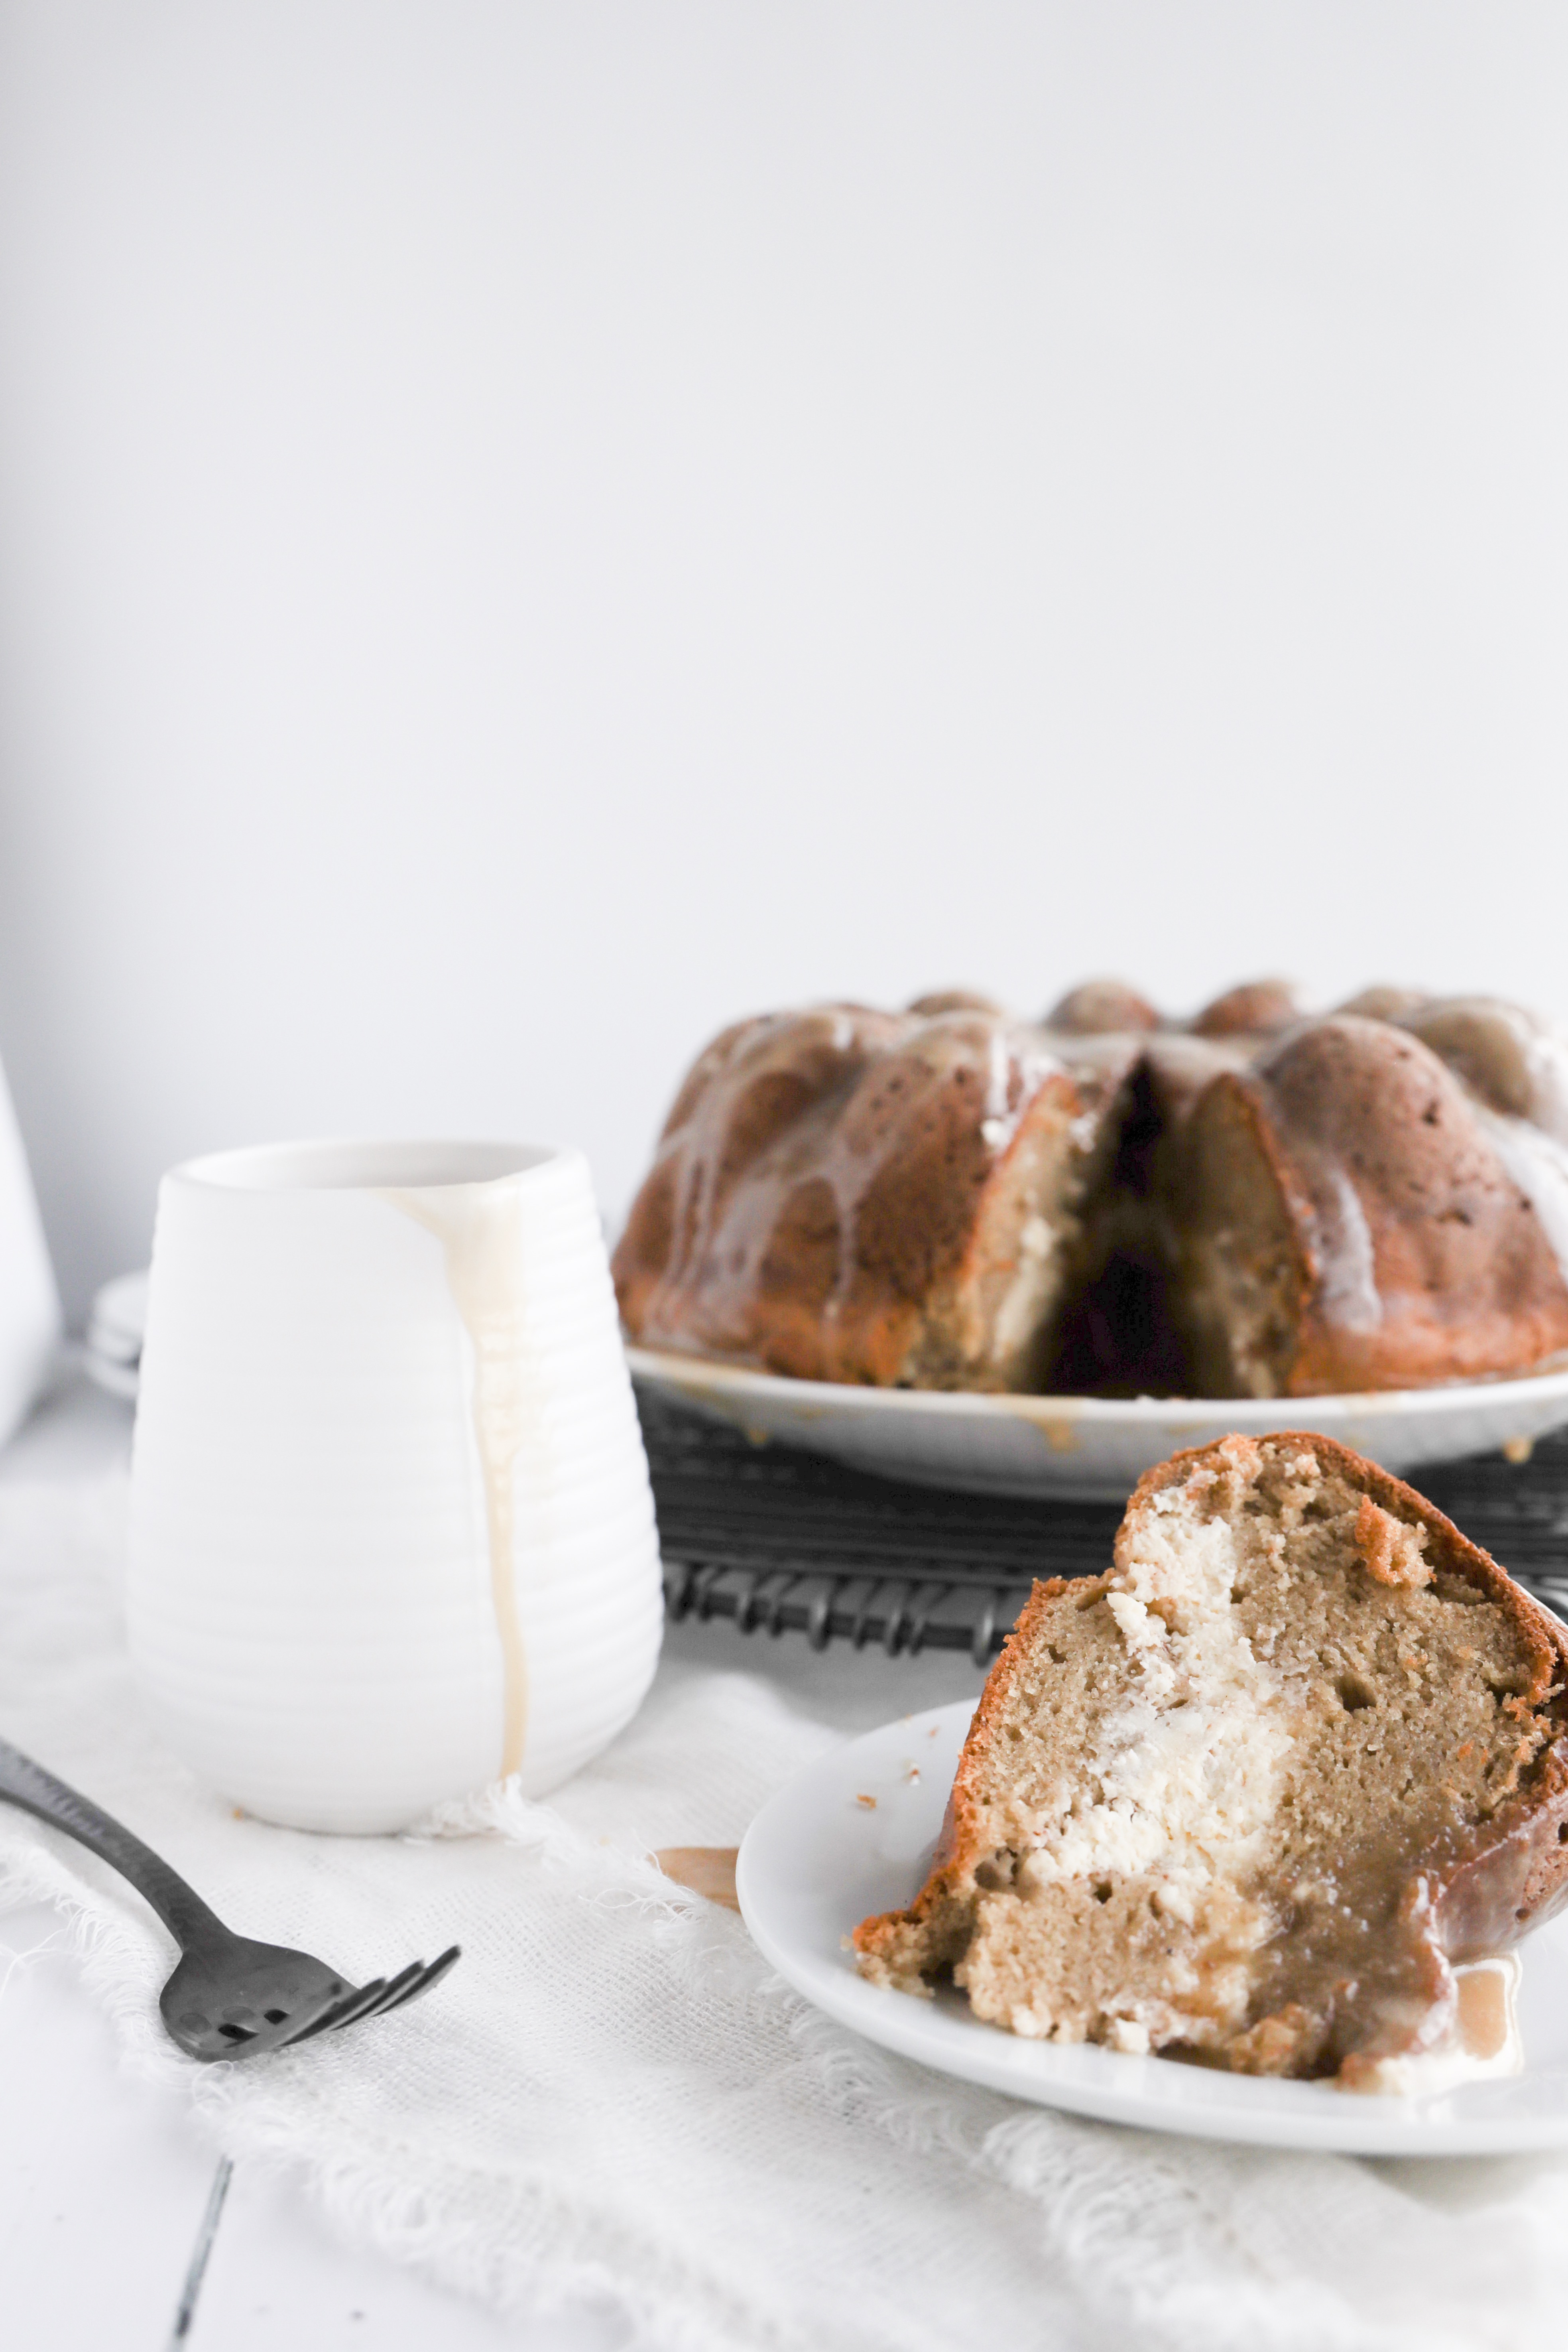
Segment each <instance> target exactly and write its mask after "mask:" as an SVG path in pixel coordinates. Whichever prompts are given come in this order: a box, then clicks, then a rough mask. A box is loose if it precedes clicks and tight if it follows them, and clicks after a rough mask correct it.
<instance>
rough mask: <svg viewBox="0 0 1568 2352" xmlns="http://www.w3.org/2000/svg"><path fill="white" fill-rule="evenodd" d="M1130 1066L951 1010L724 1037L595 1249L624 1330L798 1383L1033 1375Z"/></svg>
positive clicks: (825, 1009) (1128, 1057)
mask: <svg viewBox="0 0 1568 2352" xmlns="http://www.w3.org/2000/svg"><path fill="white" fill-rule="evenodd" d="M1133 1060H1134V1046H1133V1045H1132V1044H1131V1042H1130V1041H1121V1040H1115V1039H1112V1040H1106V1039H1103V1038H1087V1039H1083V1040H1081V1041H1077V1042H1076V1043H1074V1041H1071V1040H1063V1039H1057V1038H1051V1037H1049V1036H1048V1035H1047V1034H1046V1033H1045V1032H1044V1031H1043V1030H1040V1029H1038V1028H1033V1027H1031V1026H1030V1025H1029V1024H1023V1023H1015V1022H1011V1021H1009V1020H1007V1019H1005V1018H1003V1017H1000V1016H998V1015H996V1014H994V1013H984V1012H979V1011H976V1010H974V1009H972V1008H971V1009H960V1010H957V1011H952V1012H947V1013H936V1014H918V1013H872V1012H868V1011H867V1010H865V1009H864V1008H863V1007H860V1006H854V1005H825V1006H821V1007H819V1008H817V1009H815V1010H813V1011H811V1012H809V1013H780V1014H772V1015H765V1016H762V1017H760V1018H758V1019H757V1020H754V1021H749V1022H743V1023H740V1024H737V1026H735V1027H734V1028H732V1029H729V1030H727V1031H726V1032H725V1033H724V1034H723V1035H722V1036H720V1037H719V1038H717V1039H716V1040H715V1042H714V1044H713V1045H710V1046H709V1047H708V1048H707V1050H706V1053H704V1054H703V1055H701V1056H700V1057H699V1059H698V1061H697V1063H696V1065H695V1068H694V1069H693V1071H692V1073H691V1075H690V1076H689V1077H688V1078H687V1079H686V1081H685V1085H684V1086H683V1087H682V1089H681V1092H680V1094H679V1096H678V1097H677V1098H676V1101H675V1104H674V1108H673V1109H672V1111H671V1113H670V1117H669V1118H668V1120H667V1121H666V1123H665V1128H664V1135H663V1137H662V1138H661V1140H660V1144H659V1149H658V1152H657V1155H656V1158H655V1161H654V1165H653V1171H651V1173H650V1175H649V1177H648V1179H647V1181H645V1183H644V1184H643V1190H642V1192H640V1193H639V1195H638V1198H637V1201H636V1202H635V1204H634V1205H633V1208H632V1215H631V1218H630V1219H629V1221H628V1223H627V1227H626V1231H625V1233H624V1234H623V1235H622V1240H621V1243H620V1244H619V1246H618V1248H617V1249H616V1252H615V1255H614V1260H613V1271H614V1276H615V1285H616V1290H617V1295H618V1297H619V1299H620V1304H621V1313H622V1321H623V1322H624V1324H625V1326H626V1328H627V1329H628V1331H629V1332H630V1333H631V1334H632V1337H633V1338H634V1339H639V1340H641V1341H643V1343H644V1344H646V1345H648V1346H653V1347H664V1348H673V1349H692V1350H695V1351H699V1352H705V1353H708V1354H713V1355H719V1356H724V1357H727V1358H728V1359H729V1360H734V1361H739V1362H743V1363H749V1364H754V1365H758V1366H760V1367H762V1368H764V1369H766V1370H772V1371H778V1372H786V1373H789V1374H792V1375H794V1376H795V1377H797V1378H800V1379H807V1380H825V1381H864V1382H869V1383H875V1384H879V1385H883V1386H892V1385H896V1384H899V1383H905V1384H914V1385H920V1386H930V1387H958V1386H967V1387H973V1388H978V1389H985V1388H998V1389H1002V1388H1018V1387H1027V1386H1029V1385H1030V1384H1031V1383H1034V1382H1038V1379H1039V1377H1040V1370H1041V1369H1042V1367H1041V1366H1040V1363H1039V1361H1038V1360H1037V1358H1038V1351H1039V1349H1040V1346H1041V1345H1042V1344H1043V1338H1042V1333H1043V1323H1042V1321H1041V1318H1043V1317H1045V1316H1046V1315H1048V1313H1049V1295H1050V1294H1051V1286H1052V1285H1053V1284H1054V1285H1057V1286H1060V1282H1061V1273H1062V1266H1063V1263H1064V1260H1065V1257H1066V1255H1068V1254H1069V1252H1070V1250H1071V1231H1070V1230H1067V1228H1069V1227H1070V1226H1071V1209H1072V1202H1073V1199H1074V1197H1075V1193H1076V1192H1077V1191H1079V1190H1081V1189H1082V1183H1083V1182H1084V1181H1087V1176H1088V1173H1089V1171H1090V1166H1091V1163H1092V1156H1093V1152H1094V1150H1095V1148H1096V1138H1097V1136H1098V1134H1099V1130H1100V1129H1101V1128H1102V1127H1103V1124H1104V1121H1105V1119H1106V1117H1107V1115H1108V1113H1109V1110H1110V1108H1111V1106H1112V1104H1113V1100H1114V1098H1115V1097H1116V1094H1117V1092H1118V1089H1119V1088H1120V1087H1121V1086H1122V1085H1123V1083H1124V1079H1125V1076H1126V1074H1127V1072H1128V1070H1129V1069H1130V1067H1131V1066H1132V1062H1133ZM1037 1196H1039V1198H1040V1199H1051V1198H1054V1200H1055V1202H1056V1203H1057V1227H1056V1228H1055V1229H1053V1228H1052V1227H1051V1226H1050V1225H1049V1224H1047V1223H1045V1222H1044V1220H1043V1219H1042V1217H1041V1215H1040V1212H1039V1208H1038V1203H1037ZM1031 1252H1032V1253H1033V1255H1032V1257H1031V1255H1030V1253H1031ZM1037 1292H1038V1293H1039V1296H1040V1300H1041V1301H1043V1302H1044V1303H1043V1304H1041V1305H1040V1312H1039V1314H1038V1315H1037V1314H1036V1313H1035V1311H1034V1308H1035V1304H1036V1300H1035V1294H1036V1293H1037ZM1020 1294H1022V1296H1021V1297H1020Z"/></svg>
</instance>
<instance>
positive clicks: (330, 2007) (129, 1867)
mask: <svg viewBox="0 0 1568 2352" xmlns="http://www.w3.org/2000/svg"><path fill="white" fill-rule="evenodd" d="M0 1797H5V1798H8V1799H9V1800H10V1801H11V1803H12V1804H14V1805H20V1806H22V1807H23V1808H24V1809H25V1811H27V1812H29V1813H37V1816H38V1818H39V1820H40V1821H46V1822H53V1823H54V1825H55V1827H56V1829H58V1830H64V1831H65V1832H66V1833H67V1835H68V1837H74V1838H75V1839H77V1840H78V1843H80V1844H82V1845H85V1846H86V1847H87V1848H88V1849H89V1852H90V1853H96V1854H99V1855H101V1857H102V1859H103V1860H104V1861H105V1862H107V1863H108V1864H110V1868H111V1869H114V1870H118V1871H119V1873H120V1876H121V1877H122V1878H128V1879H129V1880H130V1881H131V1885H132V1886H134V1887H135V1888H136V1890H137V1892H138V1894H140V1895H144V1896H145V1897H146V1899H147V1901H148V1902H149V1903H150V1904H151V1905H152V1908H153V1910H154V1911H156V1912H157V1914H158V1916H159V1917H160V1919H162V1922H163V1925H164V1926H165V1927H167V1928H168V1930H169V1933H170V1934H171V1935H172V1937H173V1938H174V1941H175V1942H176V1943H177V1944H178V1945H179V1947H180V1955H181V1957H180V1962H179V1966H178V1967H177V1968H176V1969H175V1970H174V1973H173V1975H172V1977H171V1978H170V1979H169V1981H168V1983H167V1984H166V1985H165V1986H164V1988H163V1990H162V1995H161V1996H160V1998H159V2002H158V2006H159V2009H160V2010H161V2011H162V2016H163V2022H164V2024H165V2025H166V2026H167V2028H168V2030H169V2032H170V2034H171V2035H172V2038H173V2040H174V2041H176V2042H178V2043H179V2045H180V2047H181V2049H182V2050H184V2051H187V2052H188V2053H190V2055H191V2056H192V2057H193V2058H202V2059H213V2058H254V2057H256V2055H257V2053H259V2052H261V2051H263V2050H281V2049H283V2048H284V2047H285V2046H286V2045H287V2043H288V2042H306V2041H308V2039H309V2038H310V2036H311V2035H312V2034H313V2033H328V2032H331V2031H332V2030H333V2029H334V2027H337V2026H340V2025H354V2024H357V2023H359V2022H360V2021H361V2019H364V2018H367V2017H379V2016H381V2015H382V2014H383V2013H384V2012H385V2011H387V2010H389V2009H397V2008H399V2007H401V2005H402V2003H403V2002H404V2001H405V2000H417V1999H418V1997H419V1995H420V1994H421V1993H422V1992H428V1991H429V1990H430V1988H431V1986H432V1985H433V1984H434V1983H436V1982H437V1981H438V1980H439V1979H441V1978H442V1977H444V1975H445V1974H446V1971H447V1970H448V1969H450V1968H451V1967H452V1966H453V1964H454V1963H455V1960H456V1958H457V1957H458V1953H459V1951H460V1949H461V1947H460V1946H459V1945H456V1944H454V1945H453V1946H452V1947H451V1948H450V1949H449V1950H447V1951H444V1952H443V1953H442V1955H441V1957H440V1958H439V1959H434V1960H432V1961H431V1963H430V1965H429V1967H428V1968H426V1967H425V1966H424V1965H423V1962H422V1961H419V1960H415V1961H413V1963H412V1964H411V1966H409V1967H408V1968H406V1969H403V1970H402V1974H401V1975H399V1976H395V1977H393V1978H392V1979H391V1980H390V1982H389V1980H388V1979H386V1978H385V1977H377V1979H375V1981H374V1983H373V1984H368V1985H354V1984H350V1982H349V1980H348V1979H347V1978H346V1977H341V1976H339V1975H338V1974H337V1972H336V1971H335V1970H334V1969H329V1967H328V1966H327V1964H326V1962H325V1961H324V1960H318V1959H314V1958H312V1957H311V1955H310V1954H309V1953H308V1952H293V1951H290V1950H289V1949H288V1948H287V1946H286V1945H282V1944H255V1943H252V1942H251V1941H250V1939H249V1937H246V1936H236V1935H235V1934H234V1933H233V1932H232V1930H231V1929H229V1928H227V1927H225V1926H224V1923H223V1921H222V1920H221V1919H220V1918H219V1917H218V1916H217V1915H216V1913H215V1912H213V1911H209V1910H208V1908H207V1906H206V1905H205V1904H204V1902H203V1901H202V1898H201V1896H200V1895H197V1894H196V1893H195V1892H194V1891H193V1888H191V1887H189V1886H187V1885H186V1884H185V1882H184V1880H183V1878H182V1877H180V1876H179V1874H178V1873H177V1872H175V1871H172V1870H171V1869H170V1867H169V1865H168V1864H167V1863H166V1862H164V1861H162V1859H161V1858H160V1856H159V1855H157V1854H155V1853H153V1852H152V1847H151V1846H145V1845H143V1844H142V1843H141V1839H140V1838H139V1837H134V1836H132V1834H131V1832H130V1831H129V1830H128V1829H125V1828H123V1827H122V1826H121V1824H120V1822H117V1821H115V1820H113V1819H112V1818H111V1817H110V1815H109V1814H108V1813H106V1812H104V1811H101V1810H100V1808H99V1806H97V1805H95V1804H93V1803H91V1802H90V1801H89V1799H88V1798H86V1797H82V1796H78V1793H77V1791H76V1790H74V1789H69V1788H68V1787H67V1786H66V1783H65V1782H64V1781H63V1780H56V1778H55V1776H54V1774H53V1773H52V1772H46V1771H45V1769H44V1768H43V1766H42V1765H41V1764H35V1763H34V1761H33V1759H32V1758H31V1757H30V1756H24V1755H23V1753H22V1751H21V1749H20V1748H12V1747H10V1746H9V1745H8V1744H7V1743H6V1741H5V1740H3V1739H0Z"/></svg>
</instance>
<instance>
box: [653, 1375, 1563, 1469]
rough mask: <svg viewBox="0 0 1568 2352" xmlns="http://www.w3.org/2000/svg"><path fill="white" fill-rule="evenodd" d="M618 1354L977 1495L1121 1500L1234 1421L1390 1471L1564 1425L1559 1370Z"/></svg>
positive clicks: (819, 1446)
mask: <svg viewBox="0 0 1568 2352" xmlns="http://www.w3.org/2000/svg"><path fill="white" fill-rule="evenodd" d="M626 1353H627V1358H628V1360H629V1361H630V1363H631V1366H632V1378H633V1379H634V1380H637V1381H644V1382H646V1383H647V1385H648V1386H649V1387H650V1388H653V1389H655V1390H658V1391H660V1392H661V1393H662V1394H664V1395H665V1396H668V1397H671V1398H673V1399H674V1400H675V1401H676V1402H679V1403H681V1404H686V1405H692V1406H695V1408H696V1409H697V1410H698V1411H699V1412H706V1413H707V1414H709V1415H710V1416H711V1417H712V1418H714V1419H716V1420H718V1421H727V1422H729V1423H733V1424H735V1425H737V1426H738V1427H739V1428H741V1429H744V1430H745V1431H746V1432H747V1434H748V1435H750V1436H753V1437H756V1438H758V1440H761V1439H763V1438H779V1439H780V1440H781V1441H782V1442H783V1443H785V1444H789V1445H804V1446H809V1447H810V1448H811V1450H812V1451H813V1452H815V1453H818V1454H832V1455H833V1456H834V1457H835V1458H836V1459H837V1460H838V1461H840V1462H847V1463H850V1464H852V1465H853V1466H854V1468H856V1469H857V1470H875V1471H879V1472H880V1473H881V1474H882V1475H883V1477H886V1478H912V1479H915V1480H917V1481H919V1483H920V1484H922V1485H923V1486H962V1487H967V1488H968V1489H969V1490H970V1491H971V1492H973V1493H976V1494H993V1495H1080V1496H1106V1497H1110V1498H1113V1499H1114V1500H1116V1501H1118V1502H1124V1501H1125V1499H1126V1497H1127V1496H1129V1495H1130V1494H1131V1493H1132V1491H1133V1488H1134V1486H1136V1485H1137V1483H1138V1480H1139V1479H1140V1478H1141V1477H1142V1476H1143V1475H1144V1472H1145V1470H1150V1469H1152V1468H1153V1467H1154V1465H1155V1463H1156V1462H1164V1461H1165V1460H1166V1457H1167V1455H1169V1454H1176V1453H1179V1452H1180V1450H1181V1449H1182V1447H1183V1446H1186V1445H1206V1444H1207V1443H1208V1441H1209V1440H1210V1439H1211V1438H1215V1437H1225V1436H1227V1435H1228V1434H1229V1433H1230V1432H1231V1431H1232V1430H1242V1431H1245V1432H1250V1433H1255V1434H1259V1435H1261V1434H1262V1433H1265V1432H1267V1431H1269V1430H1271V1429H1311V1430H1316V1431H1317V1432H1318V1433H1320V1434H1321V1435H1322V1436H1324V1437H1337V1438H1338V1439H1339V1440H1340V1441H1341V1443H1342V1444H1345V1445H1349V1446H1351V1447H1353V1448H1354V1451H1355V1452H1356V1453H1357V1454H1367V1455H1369V1456H1370V1457H1371V1459H1372V1460H1373V1461H1374V1462H1380V1463H1381V1464H1382V1465H1383V1466H1384V1468H1385V1470H1395V1471H1406V1470H1415V1469H1417V1468H1419V1466H1420V1465H1422V1464H1423V1463H1427V1462H1452V1461H1457V1460H1458V1458H1459V1457H1460V1456H1461V1455H1463V1454H1487V1453H1490V1452H1492V1451H1493V1450H1494V1449H1495V1448H1496V1447H1498V1446H1508V1447H1511V1448H1514V1449H1517V1450H1518V1452H1519V1454H1520V1457H1521V1459H1522V1458H1523V1457H1524V1455H1525V1454H1527V1453H1528V1451H1529V1448H1530V1446H1531V1444H1533V1443H1534V1441H1535V1439H1536V1438H1538V1437H1544V1436H1545V1435H1546V1434H1547V1433H1548V1431H1550V1430H1553V1429H1560V1428H1562V1427H1563V1424H1564V1423H1568V1370H1558V1371H1552V1372H1541V1373H1537V1374H1535V1375H1534V1376H1533V1377H1532V1378H1531V1379H1529V1380H1520V1381H1477V1382H1475V1383H1474V1384H1473V1385H1471V1386H1469V1387H1467V1388H1438V1389H1390V1390H1386V1391H1382V1392H1379V1393H1374V1394H1371V1395H1365V1396H1317V1397H1132V1398H1120V1397H1070V1396H980V1395H978V1394H976V1393H974V1392H972V1391H946V1390H936V1389H875V1388H852V1387H850V1386H849V1385H848V1384H846V1383H841V1382H838V1381H795V1380H786V1379H784V1378H782V1377H781V1376H780V1375H779V1374H778V1373H775V1372H753V1371H747V1370H745V1369H744V1368H743V1367H741V1366H738V1365H735V1364H719V1363H710V1362H708V1361H706V1360H705V1359H704V1358H702V1357H700V1356H683V1355H676V1354H674V1353H673V1352H671V1351H668V1350H664V1349H654V1348H634V1347H629V1348H628V1349H627V1350H626Z"/></svg>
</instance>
